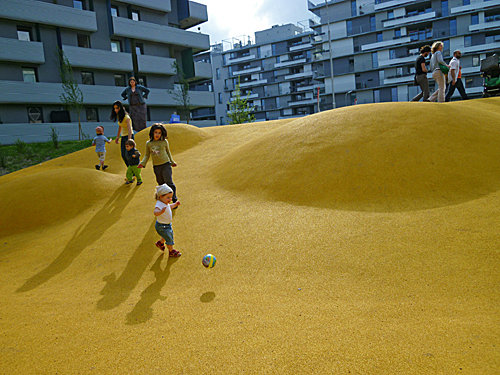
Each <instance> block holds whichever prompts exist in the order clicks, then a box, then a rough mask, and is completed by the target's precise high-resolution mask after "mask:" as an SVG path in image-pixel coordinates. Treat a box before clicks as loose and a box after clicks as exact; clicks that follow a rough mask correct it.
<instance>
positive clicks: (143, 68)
mask: <svg viewBox="0 0 500 375" xmlns="http://www.w3.org/2000/svg"><path fill="white" fill-rule="evenodd" d="M175 61H176V60H175V59H172V58H169V57H160V56H150V55H138V56H137V64H138V68H139V72H141V73H150V74H160V75H167V76H173V75H175V68H174V62H175Z"/></svg>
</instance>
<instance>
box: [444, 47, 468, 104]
mask: <svg viewBox="0 0 500 375" xmlns="http://www.w3.org/2000/svg"><path fill="white" fill-rule="evenodd" d="M461 57H462V52H460V50H458V49H457V50H455V52H453V58H452V59H451V61H450V72H449V73H448V82H449V84H448V91H447V92H446V98H445V100H446V101H447V102H449V101H450V100H451V97H452V96H453V93H454V92H455V89H457V90H458V92H459V93H460V96H461V97H462V99H463V100H467V99H469V97H468V96H467V93H466V92H465V88H464V84H463V83H462V67H461V66H460V58H461Z"/></svg>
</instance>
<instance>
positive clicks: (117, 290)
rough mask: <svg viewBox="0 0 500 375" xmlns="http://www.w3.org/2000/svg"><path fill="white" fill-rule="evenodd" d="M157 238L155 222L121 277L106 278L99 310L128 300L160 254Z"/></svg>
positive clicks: (114, 275)
mask: <svg viewBox="0 0 500 375" xmlns="http://www.w3.org/2000/svg"><path fill="white" fill-rule="evenodd" d="M157 237H158V236H157V234H156V230H155V222H154V221H153V222H152V223H151V225H150V227H149V229H148V231H147V232H146V235H145V236H144V238H143V239H142V242H141V244H140V245H139V247H138V248H137V249H136V250H135V252H134V254H133V255H132V257H131V258H130V259H129V261H128V263H127V266H126V267H125V269H124V270H123V272H122V274H121V275H120V277H119V278H118V279H117V278H116V274H115V273H114V272H113V273H112V274H110V275H108V276H105V277H104V279H103V280H104V281H105V282H106V285H104V288H103V289H102V291H101V295H102V298H101V299H100V300H99V301H98V302H97V308H98V309H99V310H111V309H114V308H115V307H118V306H119V305H121V304H122V303H123V302H125V301H126V300H127V298H128V297H129V296H130V293H132V290H134V288H135V287H136V286H137V284H138V283H139V280H140V279H141V277H142V274H143V273H144V271H146V268H147V267H148V264H149V263H151V261H152V260H153V257H154V256H155V254H158V251H157V250H158V249H157V248H156V247H155V246H154V243H155V241H156V240H157V239H158V238H157Z"/></svg>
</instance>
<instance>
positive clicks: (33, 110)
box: [28, 107, 43, 124]
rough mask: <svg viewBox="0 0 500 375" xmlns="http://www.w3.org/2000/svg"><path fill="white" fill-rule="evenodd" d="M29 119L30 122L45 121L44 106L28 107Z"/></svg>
mask: <svg viewBox="0 0 500 375" xmlns="http://www.w3.org/2000/svg"><path fill="white" fill-rule="evenodd" d="M28 121H29V123H30V124H39V123H42V122H43V110H42V107H28Z"/></svg>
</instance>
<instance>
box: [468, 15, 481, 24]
mask: <svg viewBox="0 0 500 375" xmlns="http://www.w3.org/2000/svg"><path fill="white" fill-rule="evenodd" d="M478 23H479V14H477V13H476V14H471V15H470V24H471V25H477V24H478Z"/></svg>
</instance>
